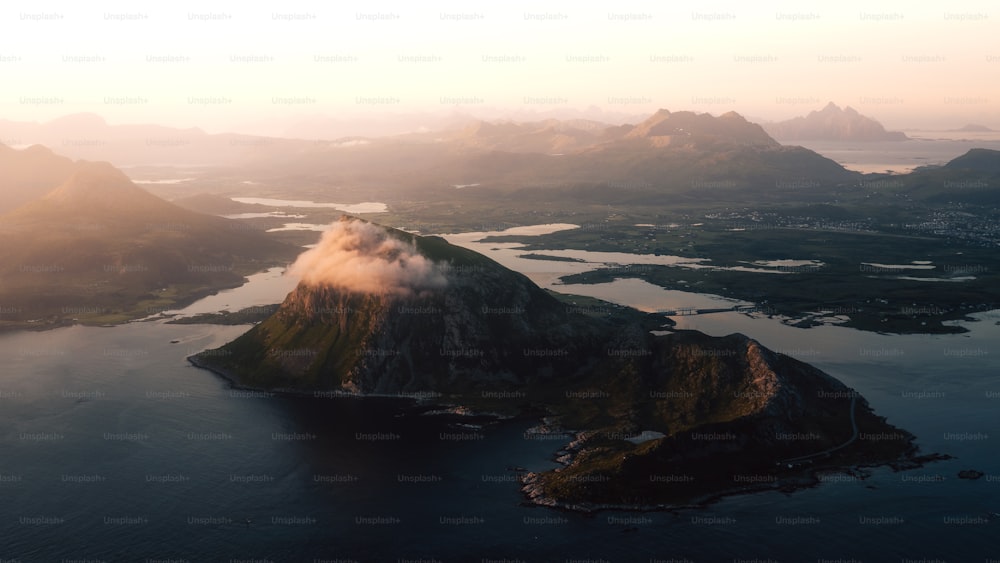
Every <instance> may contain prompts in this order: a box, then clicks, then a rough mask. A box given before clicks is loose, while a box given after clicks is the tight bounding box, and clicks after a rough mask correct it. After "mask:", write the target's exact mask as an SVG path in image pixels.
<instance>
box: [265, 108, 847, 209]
mask: <svg viewBox="0 0 1000 563" xmlns="http://www.w3.org/2000/svg"><path fill="white" fill-rule="evenodd" d="M245 166H246V168H248V169H251V170H254V171H255V172H259V173H260V174H277V173H278V171H282V170H294V171H295V174H300V175H304V176H308V177H324V178H328V179H329V180H330V181H331V182H336V183H342V184H344V183H346V184H352V185H360V186H372V187H373V188H377V189H382V188H385V189H397V190H409V189H414V188H418V189H426V188H441V187H445V186H452V185H469V184H475V185H477V188H476V190H477V191H484V190H485V191H488V190H493V189H500V190H517V189H523V190H524V191H525V195H530V194H532V193H540V192H545V191H549V192H551V191H552V189H577V188H579V189H583V190H585V191H586V190H589V192H588V193H587V194H578V195H580V196H581V197H586V198H587V199H588V200H590V199H594V200H597V201H602V200H603V201H624V200H628V201H636V202H649V203H655V202H658V201H659V202H662V201H664V198H674V197H676V196H678V195H683V196H684V197H686V198H691V199H704V198H709V199H713V198H717V197H720V195H721V196H724V197H737V198H742V197H755V198H774V197H778V196H779V195H780V194H781V193H782V192H787V191H789V190H795V191H796V192H797V193H798V194H799V195H804V196H806V197H808V195H809V193H818V192H819V191H820V190H821V189H822V188H832V187H835V186H837V185H838V184H845V183H849V182H851V181H854V180H855V179H856V178H857V177H859V176H860V175H859V174H857V173H854V172H851V171H848V170H845V169H844V168H843V167H842V166H840V165H839V164H837V163H836V162H833V161H832V160H830V159H827V158H825V157H822V156H820V155H818V154H816V153H815V152H813V151H810V150H808V149H805V148H802V147H795V146H782V145H781V144H780V143H778V142H777V141H775V140H774V139H773V138H771V137H770V136H769V135H768V134H767V133H766V132H765V131H764V129H763V128H762V127H761V126H759V125H757V124H754V123H751V122H749V121H747V120H746V119H744V118H743V117H742V116H740V115H739V114H737V113H734V112H729V113H727V114H724V115H721V116H718V117H715V116H712V115H710V114H707V113H702V114H697V113H694V112H688V111H680V112H671V111H668V110H660V111H658V112H656V113H655V114H653V115H652V116H650V117H649V118H647V119H646V120H644V121H642V122H640V123H638V124H636V125H620V126H603V125H601V124H598V123H595V122H589V121H579V120H578V121H570V122H553V121H546V122H535V123H506V122H504V123H487V122H477V123H474V124H472V125H469V126H466V127H464V128H462V129H460V130H456V131H451V132H435V133H421V134H412V135H404V136H398V137H391V138H384V139H351V140H341V141H330V142H313V143H310V144H308V145H302V146H296V147H293V146H291V145H288V144H286V145H281V146H275V147H263V148H262V150H261V151H260V152H259V153H258V154H257V155H256V158H255V159H254V160H253V161H252V162H248V163H247V164H246V165H245ZM531 186H548V188H549V189H548V190H545V189H536V188H532V187H531ZM622 187H624V189H623V188H622ZM803 188H805V189H803ZM623 198H624V199H623Z"/></svg>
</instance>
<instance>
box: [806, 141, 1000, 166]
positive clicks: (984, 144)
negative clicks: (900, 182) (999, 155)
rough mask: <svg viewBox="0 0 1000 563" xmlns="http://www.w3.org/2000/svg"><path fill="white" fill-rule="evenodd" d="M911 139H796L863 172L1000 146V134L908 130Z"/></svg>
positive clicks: (936, 161) (941, 161)
mask: <svg viewBox="0 0 1000 563" xmlns="http://www.w3.org/2000/svg"><path fill="white" fill-rule="evenodd" d="M907 135H908V136H910V137H911V139H910V140H907V141H876V142H854V141H795V142H792V143H787V144H795V145H802V146H804V147H806V148H808V149H810V150H813V151H816V152H818V153H819V154H821V155H823V156H825V157H827V158H829V159H831V160H834V161H836V162H838V163H840V164H841V165H843V166H844V167H845V168H847V169H850V170H856V171H858V172H863V173H883V172H887V171H888V172H894V173H897V174H904V173H906V172H909V171H911V170H913V169H914V168H917V167H919V166H927V165H942V164H947V163H948V161H950V160H952V159H955V158H957V157H959V156H962V155H963V154H965V153H967V152H968V151H969V150H970V149H974V148H983V149H993V150H1000V134H998V133H997V132H992V133H956V132H933V131H930V132H908V133H907Z"/></svg>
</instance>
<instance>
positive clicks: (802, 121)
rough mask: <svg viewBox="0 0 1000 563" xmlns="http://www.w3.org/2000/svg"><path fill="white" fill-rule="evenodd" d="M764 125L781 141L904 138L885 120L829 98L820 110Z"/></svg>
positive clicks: (904, 136)
mask: <svg viewBox="0 0 1000 563" xmlns="http://www.w3.org/2000/svg"><path fill="white" fill-rule="evenodd" d="M763 127H764V129H765V130H766V131H767V132H768V133H769V134H770V135H771V136H773V137H774V138H775V139H777V140H779V141H817V140H827V141H863V142H872V141H905V140H906V139H907V137H906V135H905V134H904V133H902V132H899V131H886V130H885V128H884V127H882V124H881V123H879V122H877V121H875V120H874V119H872V118H870V117H866V116H864V115H861V114H860V113H858V112H857V110H855V109H854V108H852V107H850V106H847V107H845V108H843V109H841V108H840V106H838V105H837V104H835V103H833V102H830V103H828V104H827V105H826V107H824V108H823V109H821V110H819V111H811V112H809V114H808V115H806V116H804V117H794V118H792V119H788V120H785V121H779V122H777V123H765V124H764V125H763Z"/></svg>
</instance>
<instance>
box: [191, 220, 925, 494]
mask: <svg viewBox="0 0 1000 563" xmlns="http://www.w3.org/2000/svg"><path fill="white" fill-rule="evenodd" d="M292 270H293V271H295V272H297V273H298V274H299V275H301V276H302V281H301V282H300V284H299V285H298V287H297V288H296V289H295V290H294V291H292V292H291V293H290V294H289V295H288V297H287V298H286V299H285V301H284V302H283V303H282V304H281V306H280V307H279V309H278V311H277V312H275V313H274V314H273V315H272V316H271V317H269V318H268V319H266V320H265V321H263V322H261V323H260V324H258V325H256V326H254V327H253V328H252V329H250V330H249V331H248V332H247V333H245V334H244V335H242V336H240V337H239V338H237V339H236V340H234V341H233V342H230V343H229V344H226V345H225V346H223V347H222V348H220V349H215V350H208V351H205V352H203V353H201V354H198V355H195V356H192V357H191V358H190V360H191V362H192V363H194V364H195V365H198V366H201V367H205V368H208V369H211V370H213V371H215V372H216V373H219V374H220V375H222V376H224V377H226V378H227V379H229V380H230V381H232V382H233V383H234V384H235V385H237V386H244V387H250V388H257V389H267V390H282V391H286V392H296V393H303V392H305V393H311V394H316V393H324V392H346V393H362V394H371V393H378V394H390V395H396V394H411V395H424V396H433V397H437V399H436V400H437V401H439V402H441V403H445V404H450V405H455V404H458V405H463V406H472V407H473V408H477V409H482V410H488V411H498V412H505V413H509V414H515V413H517V412H538V411H542V412H546V413H548V414H550V415H551V416H552V417H553V418H552V419H550V422H554V423H556V424H558V425H561V426H563V427H566V428H572V429H574V430H577V431H580V432H581V434H580V435H578V440H577V441H576V445H575V446H574V447H573V448H572V450H573V451H572V455H571V456H570V458H569V459H570V462H569V463H568V465H567V466H566V467H565V468H562V469H560V470H557V471H553V472H547V473H544V474H540V475H535V474H532V475H529V476H528V478H527V485H526V486H527V489H526V491H527V492H528V494H529V496H530V497H531V498H533V499H534V500H535V501H536V502H539V503H542V504H559V505H566V506H580V505H590V504H595V503H596V504H607V503H612V504H613V503H628V502H630V501H629V500H628V499H636V498H645V499H646V500H645V501H643V502H660V501H671V502H674V501H678V500H680V499H684V498H687V497H688V496H690V495H691V494H692V493H693V492H697V493H698V494H707V493H710V492H718V491H719V490H726V489H730V488H732V486H733V485H732V484H733V482H734V481H733V478H732V475H733V474H734V472H740V471H753V472H758V473H760V472H763V473H766V474H769V475H770V474H782V475H784V473H781V472H785V471H801V468H800V467H799V466H800V465H801V464H800V463H799V462H797V461H796V462H789V463H787V464H784V463H783V464H781V467H780V468H779V467H778V466H777V465H776V464H775V462H776V461H780V460H786V459H790V458H795V457H798V456H803V455H805V456H811V455H812V454H815V453H817V452H821V451H824V450H827V449H833V448H837V449H836V450H833V451H837V452H841V453H838V454H837V455H830V456H828V458H829V460H830V461H828V462H827V463H832V464H838V465H839V464H851V463H859V462H862V461H864V462H866V463H884V462H886V461H893V460H896V459H899V458H901V457H906V456H908V455H909V454H911V453H912V451H913V448H912V445H911V442H910V438H912V437H910V436H909V435H908V434H905V433H903V432H902V431H896V430H895V429H893V428H892V427H891V426H889V425H887V424H885V421H884V419H881V418H878V417H876V416H875V415H874V414H873V413H872V412H871V409H870V407H869V406H868V404H867V403H866V402H865V401H864V399H863V398H860V397H857V395H856V393H854V392H853V391H852V390H850V389H848V388H847V387H846V386H844V385H843V384H842V383H840V382H838V381H837V380H835V379H833V378H832V377H830V376H828V375H826V374H824V373H822V372H820V371H819V370H817V369H815V368H812V367H810V366H808V365H806V364H803V363H801V362H798V361H796V360H794V359H792V358H789V357H787V356H784V355H782V354H778V353H775V352H772V351H770V350H767V349H766V348H764V347H763V346H761V345H760V344H759V343H757V342H756V341H754V340H752V339H749V338H747V337H746V336H743V335H730V336H727V337H710V336H707V335H704V334H701V333H698V332H694V331H680V332H674V333H669V334H659V335H655V334H653V333H652V332H651V329H654V328H657V329H660V330H662V328H663V326H664V323H665V319H663V318H657V316H656V315H649V314H644V313H640V312H638V311H635V310H633V309H628V308H617V309H616V308H614V307H612V306H610V305H608V307H607V310H606V311H599V312H594V311H589V310H587V309H582V310H581V308H579V307H572V306H570V304H569V303H568V302H567V300H568V299H570V298H567V297H562V298H559V297H557V295H556V294H551V293H548V292H545V291H543V290H541V289H539V288H538V287H537V286H536V285H534V284H533V283H532V282H531V281H530V280H528V279H527V278H526V277H525V276H523V275H521V274H518V273H515V272H512V271H510V270H508V269H506V268H504V267H503V266H501V265H499V264H497V263H496V262H493V261H492V260H490V259H488V258H486V257H484V256H482V255H479V254H477V253H475V252H472V251H470V250H467V249H463V248H460V247H456V246H452V245H450V244H449V243H447V242H446V241H444V240H443V239H441V238H437V237H419V236H415V235H412V234H408V233H404V232H401V231H395V230H391V229H385V228H383V227H379V226H377V225H374V224H371V223H366V222H363V221H360V220H357V219H352V218H344V219H342V220H341V221H340V222H338V223H337V224H335V225H334V226H333V227H332V228H331V230H330V231H329V232H328V233H327V234H325V235H324V237H323V240H321V242H320V244H319V245H318V246H317V247H316V248H314V249H312V250H310V251H308V252H306V253H304V254H303V255H302V256H300V258H299V259H298V260H297V261H296V263H295V264H294V265H293V266H292ZM612 309H614V312H611V311H612ZM852 420H853V421H854V423H856V424H857V427H858V428H861V429H862V431H866V432H873V431H886V432H887V431H893V432H897V433H898V436H900V439H899V440H895V441H893V442H892V443H881V442H871V441H865V440H857V436H856V433H855V432H854V426H853V423H852ZM700 435H704V436H710V437H709V438H700V437H699V436H700ZM711 436H722V438H721V439H715V438H711ZM789 436H792V438H789ZM796 436H797V437H798V438H796ZM636 437H644V438H642V439H636ZM647 438H648V439H647ZM841 444H844V446H843V447H842V448H838V446H840V445H841ZM675 471H690V472H692V474H699V475H700V476H699V482H698V483H697V484H695V485H693V486H688V487H687V488H686V489H684V490H681V489H679V488H677V487H676V486H666V487H657V486H652V485H650V484H649V483H650V482H651V480H650V479H649V478H648V475H647V476H646V478H642V479H639V478H638V477H637V476H638V474H639V472H647V473H649V472H656V473H659V474H664V473H673V472H675ZM776 472H777V473H776ZM650 474H652V473H650ZM674 485H676V484H674ZM642 495H648V496H646V497H643V496H642Z"/></svg>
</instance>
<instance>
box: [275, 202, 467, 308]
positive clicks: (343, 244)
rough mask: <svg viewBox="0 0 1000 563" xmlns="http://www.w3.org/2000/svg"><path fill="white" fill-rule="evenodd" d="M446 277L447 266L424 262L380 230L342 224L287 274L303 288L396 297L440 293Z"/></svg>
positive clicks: (360, 223)
mask: <svg viewBox="0 0 1000 563" xmlns="http://www.w3.org/2000/svg"><path fill="white" fill-rule="evenodd" d="M446 272H447V265H445V264H439V263H436V262H433V261H431V260H429V259H427V258H426V257H424V256H422V255H421V254H419V253H418V252H417V249H416V247H415V246H414V245H413V244H410V243H407V242H404V241H402V240H399V239H397V238H395V237H393V236H391V235H389V233H388V231H386V230H385V229H384V228H382V227H379V226H378V225H373V224H371V223H366V222H364V221H358V220H344V219H342V220H340V221H338V222H336V223H334V224H333V225H331V227H330V229H329V230H328V231H326V232H325V233H323V236H322V238H321V239H320V241H319V244H317V245H316V247H314V248H311V249H309V250H307V251H306V252H303V253H302V254H301V255H299V257H298V258H297V259H296V260H295V263H294V264H292V266H291V268H289V273H290V274H292V275H294V276H298V277H299V278H300V279H301V281H302V282H303V283H305V284H307V285H311V286H329V287H335V288H339V289H345V290H348V291H354V292H358V293H379V294H382V293H392V294H397V295H409V294H411V293H413V292H419V291H422V290H428V289H440V288H443V287H444V286H445V285H447V278H446Z"/></svg>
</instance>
